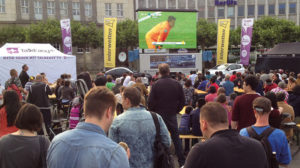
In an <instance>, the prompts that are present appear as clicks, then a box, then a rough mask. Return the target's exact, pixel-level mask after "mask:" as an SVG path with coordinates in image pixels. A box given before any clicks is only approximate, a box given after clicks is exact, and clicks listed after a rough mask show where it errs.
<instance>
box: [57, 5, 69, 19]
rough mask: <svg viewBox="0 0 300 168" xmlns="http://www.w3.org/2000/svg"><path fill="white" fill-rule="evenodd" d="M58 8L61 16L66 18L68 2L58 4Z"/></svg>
mask: <svg viewBox="0 0 300 168" xmlns="http://www.w3.org/2000/svg"><path fill="white" fill-rule="evenodd" d="M59 8H60V15H61V16H68V2H60V4H59Z"/></svg>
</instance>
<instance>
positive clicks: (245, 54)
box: [240, 18, 254, 65]
mask: <svg viewBox="0 0 300 168" xmlns="http://www.w3.org/2000/svg"><path fill="white" fill-rule="evenodd" d="M253 23H254V19H253V18H250V19H243V20H242V35H241V51H240V57H241V64H243V65H249V59H250V48H251V41H252V30H253Z"/></svg>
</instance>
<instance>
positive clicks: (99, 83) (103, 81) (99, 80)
mask: <svg viewBox="0 0 300 168" xmlns="http://www.w3.org/2000/svg"><path fill="white" fill-rule="evenodd" d="M106 83H107V78H106V77H105V76H97V77H96V79H95V85H96V86H106Z"/></svg>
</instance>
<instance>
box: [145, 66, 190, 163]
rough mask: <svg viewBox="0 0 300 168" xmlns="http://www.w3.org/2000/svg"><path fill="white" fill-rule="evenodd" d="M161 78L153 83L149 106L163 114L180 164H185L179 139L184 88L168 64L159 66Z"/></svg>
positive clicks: (150, 108) (151, 109)
mask: <svg viewBox="0 0 300 168" xmlns="http://www.w3.org/2000/svg"><path fill="white" fill-rule="evenodd" d="M158 69H159V73H160V75H161V79H159V80H158V81H156V83H154V84H153V86H152V89H151V92H150V95H149V98H148V108H149V110H150V111H154V112H156V113H158V114H159V115H161V116H162V118H163V120H164V122H165V124H166V125H167V127H168V130H169V131H170V133H171V137H172V140H173V143H174V146H175V151H176V155H177V157H178V161H179V165H180V166H182V165H184V162H185V158H184V155H183V151H182V145H181V141H180V139H179V133H178V124H177V116H176V115H177V114H178V113H179V112H180V111H181V110H182V108H183V107H184V103H185V97H184V93H183V88H182V86H181V85H180V83H178V82H177V81H176V80H174V79H172V78H171V77H170V68H169V65H168V64H160V65H159V66H158Z"/></svg>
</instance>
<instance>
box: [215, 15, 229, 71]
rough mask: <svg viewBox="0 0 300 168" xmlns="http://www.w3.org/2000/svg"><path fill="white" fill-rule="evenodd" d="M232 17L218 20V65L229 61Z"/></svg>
mask: <svg viewBox="0 0 300 168" xmlns="http://www.w3.org/2000/svg"><path fill="white" fill-rule="evenodd" d="M229 30H230V19H219V21H218V48H217V65H219V64H224V63H227V56H228V44H229Z"/></svg>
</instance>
